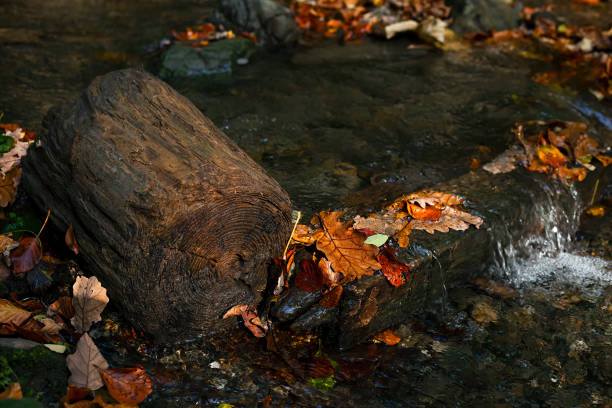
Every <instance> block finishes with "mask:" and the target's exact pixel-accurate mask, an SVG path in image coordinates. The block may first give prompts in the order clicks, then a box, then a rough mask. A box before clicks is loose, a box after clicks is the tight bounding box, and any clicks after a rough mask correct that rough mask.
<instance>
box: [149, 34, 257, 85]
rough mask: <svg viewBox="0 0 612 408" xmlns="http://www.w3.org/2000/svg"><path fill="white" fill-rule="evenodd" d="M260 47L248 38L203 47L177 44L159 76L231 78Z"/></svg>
mask: <svg viewBox="0 0 612 408" xmlns="http://www.w3.org/2000/svg"><path fill="white" fill-rule="evenodd" d="M258 49H259V47H258V46H257V45H256V44H255V43H254V42H253V41H251V40H249V39H246V38H230V39H225V40H220V41H214V42H211V43H210V44H209V45H208V46H206V47H203V48H196V47H189V46H186V45H182V44H175V45H173V46H171V47H170V48H168V50H166V52H164V54H163V56H162V68H161V71H160V73H159V76H160V77H162V78H164V79H168V78H174V77H183V78H184V77H197V76H220V77H224V76H231V73H232V70H233V69H234V68H235V67H236V65H238V62H239V60H240V62H245V63H246V62H248V60H249V58H251V56H252V55H253V54H255V53H256V52H257V50H258Z"/></svg>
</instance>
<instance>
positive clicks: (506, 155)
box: [482, 146, 527, 174]
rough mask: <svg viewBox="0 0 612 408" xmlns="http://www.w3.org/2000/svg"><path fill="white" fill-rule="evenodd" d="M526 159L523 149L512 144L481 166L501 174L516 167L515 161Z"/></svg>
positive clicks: (493, 172)
mask: <svg viewBox="0 0 612 408" xmlns="http://www.w3.org/2000/svg"><path fill="white" fill-rule="evenodd" d="M526 161H527V156H526V155H525V151H524V150H523V149H522V148H521V147H520V146H512V147H510V148H509V149H508V150H506V151H505V152H503V153H502V154H500V155H499V156H497V157H496V158H495V159H493V161H491V162H489V163H487V164H485V165H484V166H482V168H483V169H484V170H486V171H488V172H489V173H492V174H503V173H509V172H511V171H512V170H514V169H516V163H518V162H526Z"/></svg>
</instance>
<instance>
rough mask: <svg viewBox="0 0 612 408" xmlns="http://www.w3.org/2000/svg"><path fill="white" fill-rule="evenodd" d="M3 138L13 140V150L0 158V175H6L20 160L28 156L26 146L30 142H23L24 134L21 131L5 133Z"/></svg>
mask: <svg viewBox="0 0 612 408" xmlns="http://www.w3.org/2000/svg"><path fill="white" fill-rule="evenodd" d="M5 136H8V137H12V138H13V139H14V140H15V144H14V145H13V148H12V149H11V150H9V151H8V152H6V153H4V154H3V155H2V157H0V173H1V174H7V173H8V172H10V171H11V170H13V169H14V168H15V167H17V166H19V164H20V163H21V158H22V157H23V156H25V155H26V154H28V146H29V145H30V143H31V141H24V140H25V137H26V132H25V131H23V130H21V129H15V130H13V131H7V132H6V134H5Z"/></svg>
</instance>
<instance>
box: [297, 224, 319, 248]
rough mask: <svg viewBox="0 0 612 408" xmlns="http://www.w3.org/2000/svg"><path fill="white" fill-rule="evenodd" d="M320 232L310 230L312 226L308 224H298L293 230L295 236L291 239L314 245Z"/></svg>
mask: <svg viewBox="0 0 612 408" xmlns="http://www.w3.org/2000/svg"><path fill="white" fill-rule="evenodd" d="M317 236H318V234H317V233H315V232H311V231H310V227H309V226H308V225H303V224H298V225H297V226H296V227H295V231H294V232H293V236H291V239H292V240H294V241H296V242H299V243H300V244H304V245H312V244H314V243H315V241H316V240H317Z"/></svg>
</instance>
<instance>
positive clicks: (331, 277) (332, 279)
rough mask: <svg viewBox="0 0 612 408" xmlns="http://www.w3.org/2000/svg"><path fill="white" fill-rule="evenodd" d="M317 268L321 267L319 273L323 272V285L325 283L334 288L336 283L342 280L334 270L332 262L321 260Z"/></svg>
mask: <svg viewBox="0 0 612 408" xmlns="http://www.w3.org/2000/svg"><path fill="white" fill-rule="evenodd" d="M317 266H318V267H319V271H320V272H321V275H323V283H325V284H326V285H327V286H330V287H331V286H334V285H335V284H336V283H338V282H339V281H340V279H341V276H340V274H339V273H338V272H336V271H334V269H333V268H332V266H331V262H330V261H328V260H327V259H325V258H321V259H319V262H318V263H317Z"/></svg>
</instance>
